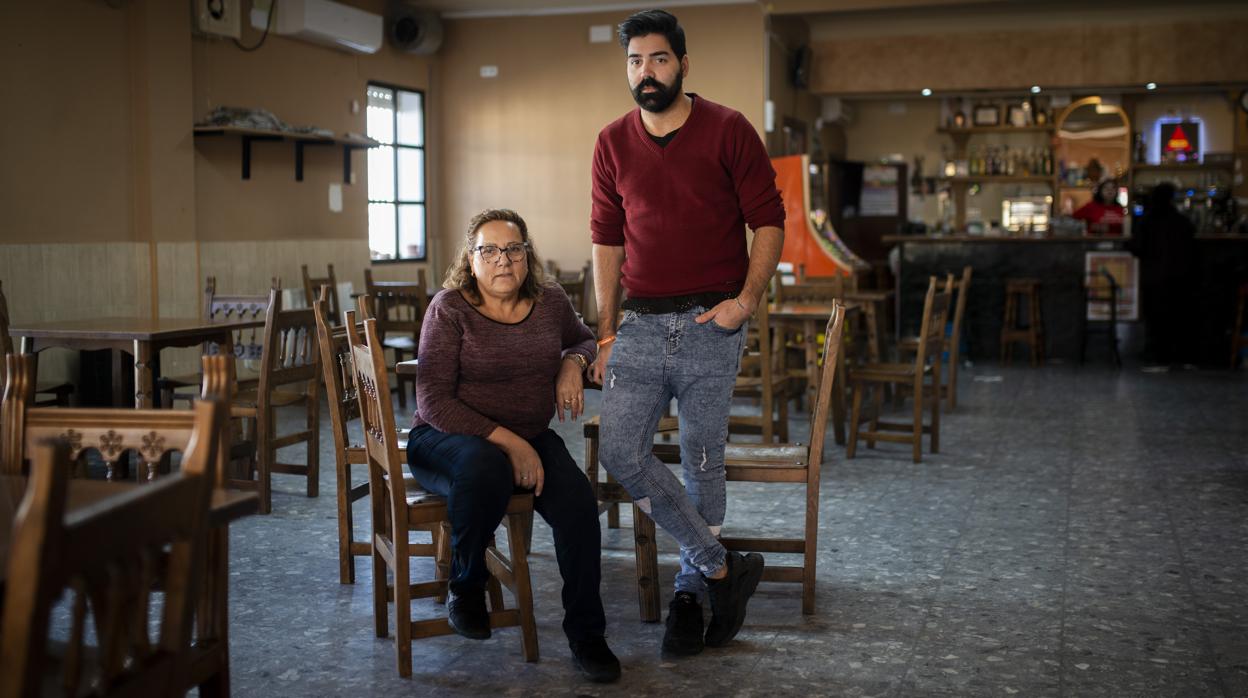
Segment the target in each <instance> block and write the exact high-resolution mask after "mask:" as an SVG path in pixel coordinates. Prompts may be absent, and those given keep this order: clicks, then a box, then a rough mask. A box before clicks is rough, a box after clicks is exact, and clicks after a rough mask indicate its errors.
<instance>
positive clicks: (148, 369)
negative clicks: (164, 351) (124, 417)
mask: <svg viewBox="0 0 1248 698" xmlns="http://www.w3.org/2000/svg"><path fill="white" fill-rule="evenodd" d="M134 406H135V407H137V408H139V409H147V408H150V407H151V406H152V345H151V343H150V342H145V341H142V340H138V339H136V340H134Z"/></svg>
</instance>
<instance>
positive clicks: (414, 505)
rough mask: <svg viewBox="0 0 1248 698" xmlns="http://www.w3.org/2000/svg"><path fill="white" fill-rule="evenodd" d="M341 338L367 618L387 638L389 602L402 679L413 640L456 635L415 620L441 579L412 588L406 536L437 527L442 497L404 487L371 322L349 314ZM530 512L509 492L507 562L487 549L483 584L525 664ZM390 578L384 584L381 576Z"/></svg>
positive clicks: (528, 498) (532, 633) (528, 503)
mask: <svg viewBox="0 0 1248 698" xmlns="http://www.w3.org/2000/svg"><path fill="white" fill-rule="evenodd" d="M345 324H346V326H347V336H348V338H349V341H350V343H351V355H352V359H353V365H354V371H355V392H356V395H357V396H358V399H359V402H360V416H361V422H362V426H363V430H364V445H365V452H366V453H367V456H368V475H369V488H370V490H371V492H372V493H373V496H372V497H371V502H372V513H373V516H372V519H373V535H372V545H373V619H374V626H375V627H374V629H375V631H376V633H377V637H386V636H387V634H388V633H389V628H390V621H389V609H388V608H387V599H388V598H393V599H394V607H395V653H396V657H397V660H398V668H399V675H400V676H405V677H406V676H411V674H412V640H414V639H420V638H423V637H432V636H437V635H448V634H451V633H453V632H454V631H453V630H452V629H451V626H450V624H449V623H448V622H447V620H446V618H431V619H427V620H417V621H413V620H412V619H411V614H412V607H411V603H412V599H413V598H426V597H431V596H441V595H445V594H446V591H447V581H446V579H445V578H442V579H434V580H432V581H426V582H419V583H416V584H412V583H411V565H410V562H411V551H410V545H411V544H410V543H409V542H408V533H409V531H410V530H411V529H412V528H413V527H416V526H429V525H435V526H443V525H444V524H447V525H449V524H448V522H447V510H446V500H445V499H443V498H442V497H438V496H435V495H431V494H429V493H426V492H423V491H420V490H418V489H409V487H408V484H407V482H408V481H407V480H406V479H405V478H404V475H403V464H404V459H403V458H402V457H401V455H400V453H399V446H398V435H397V433H396V431H395V424H394V408H393V406H392V404H391V402H390V398H389V394H388V391H387V390H386V389H385V386H388V385H389V376H388V375H387V371H386V362H385V354H384V349H383V348H382V345H381V337H380V336H379V335H378V333H377V321H376V320H367V321H365V323H364V334H363V335H362V336H361V335H360V333H358V332H357V331H356V330H355V313H354V312H348V313H347V316H346V323H345ZM532 515H533V495H531V494H518V495H513V496H512V498H511V502H510V504H509V505H508V507H507V514H506V517H505V519H504V520H505V522H506V527H507V545H508V552H509V555H510V557H507V556H504V555H503V554H502V552H501V551H499V549H498V548H497V547H495V546H493V545H491V546H490V548H489V549H488V550H487V551H486V564H487V566H488V567H489V569H490V572H491V575H492V576H491V578H490V582H489V585H488V589H489V599H490V626H491V627H495V628H498V627H506V626H517V625H518V626H520V634H521V649H522V652H523V655H524V659H525V661H528V662H535V661H537V659H538V648H537V625H536V622H535V621H534V618H533V591H532V587H531V583H530V580H529V561H528V548H527V547H526V545H525V542H524V529H525V525H526V518H528V519H530V520H531V517H532ZM440 542H441V545H442V546H443V550H442V551H440V553H439V557H441V558H442V559H446V558H447V557H449V555H450V550H449V547H450V536H444V537H442V538H441V539H440ZM388 576H389V577H391V578H392V579H393V583H392V584H391V585H389V586H388V585H387V577H388ZM500 582H501V583H502V584H503V585H505V586H507V588H508V589H509V590H510V591H511V593H512V595H513V596H514V597H515V600H516V606H517V608H513V609H508V608H505V607H504V605H503V595H502V591H501V589H500V584H499V583H500Z"/></svg>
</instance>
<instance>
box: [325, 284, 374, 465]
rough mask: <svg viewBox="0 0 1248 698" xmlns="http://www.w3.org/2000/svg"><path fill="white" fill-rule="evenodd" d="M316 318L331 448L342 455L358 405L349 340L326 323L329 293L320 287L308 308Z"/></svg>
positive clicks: (339, 329) (342, 330) (341, 329)
mask: <svg viewBox="0 0 1248 698" xmlns="http://www.w3.org/2000/svg"><path fill="white" fill-rule="evenodd" d="M312 312H313V313H314V314H315V316H316V339H317V345H318V346H319V347H320V352H321V375H322V376H323V377H324V382H325V393H326V395H325V397H326V399H327V400H328V401H329V416H330V423H331V425H332V428H333V433H334V446H335V448H336V449H337V450H338V451H340V452H342V453H343V454H344V455H345V453H346V451H347V449H350V448H354V446H353V445H352V443H351V435H350V433H349V431H348V429H347V425H348V424H349V423H350V422H352V421H355V420H356V419H359V418H360V401H359V398H358V396H357V395H356V394H355V372H354V369H353V368H352V363H351V340H350V338H349V337H347V328H346V326H345V325H344V326H342V327H334V326H332V325H331V324H330V322H329V289H328V287H326V286H322V287H321V296H320V298H317V299H316V304H315V305H313V306H312ZM363 329H364V328H363V325H360V324H358V323H357V324H356V326H355V331H356V332H362V331H363Z"/></svg>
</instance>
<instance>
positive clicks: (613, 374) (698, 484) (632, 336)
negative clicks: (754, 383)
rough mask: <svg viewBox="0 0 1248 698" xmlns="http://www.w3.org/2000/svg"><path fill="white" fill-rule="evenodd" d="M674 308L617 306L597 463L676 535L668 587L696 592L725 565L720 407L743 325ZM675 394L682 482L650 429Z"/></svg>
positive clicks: (733, 373)
mask: <svg viewBox="0 0 1248 698" xmlns="http://www.w3.org/2000/svg"><path fill="white" fill-rule="evenodd" d="M704 312H706V309H705V308H701V307H695V308H693V309H691V310H688V311H686V312H683V313H668V314H646V315H641V314H638V313H634V312H631V311H628V312H625V314H624V320H623V322H621V323H620V327H619V329H618V330H617V331H616V339H615V344H614V346H613V348H612V350H611V359H610V362H609V363H608V364H607V372H606V375H605V376H604V378H603V386H602V445H601V449H600V451H599V454H600V459H601V461H602V466H603V468H605V469H606V470H607V471H608V472H610V473H611V475H612V476H614V477H615V479H616V480H618V481H619V482H620V484H622V485H623V486H624V488H625V489H627V490H628V492H629V494H631V495H632V497H633V501H635V502H636V503H637V506H638V507H639V508H640V509H641V510H642V511H644V512H646V513H647V514H649V515H650V516H651V518H653V519H654V521H655V523H657V524H658V525H659V526H662V527H663V530H665V531H667V532H668V533H669V534H671V536H672V537H673V538H675V539H676V541H677V542H678V543H680V574H678V575H677V576H676V590H677V591H688V592H691V593H693V594H701V593H702V592H704V591H705V590H706V580H705V578H704V577H703V575H708V574H710V573H712V572H714V571H716V570H718V569H719V568H721V567H723V565H724V556H725V554H726V552H725V550H724V546H722V545H720V543H719V539H718V537H717V536H718V535H719V529H720V527H721V526H722V525H723V523H724V510H725V508H726V507H727V502H726V498H725V490H724V444H725V443H726V442H727V440H728V408H729V406H730V404H731V402H732V389H733V385H734V383H735V382H736V377H737V371H738V369H739V368H740V363H741V352H742V350H743V349H744V347H745V334H746V332H745V325H742V326H741V327H739V328H737V329H735V330H727V329H724V328H723V327H720V326H719V325H716V324H715V321H714V320H711V321H710V322H707V323H704V324H698V323H697V322H694V318H696V317H697V316H698V315H701V314H702V313H704ZM673 397H675V398H676V400H677V401H678V406H679V410H680V458H681V467H682V469H683V471H684V478H685V484H684V486H683V487H682V486H681V484H680V481H679V480H678V479H677V478H676V476H675V475H674V474H672V471H671V470H670V469H669V468H668V467H667V465H665V464H664V463H663V462H661V461H660V460H659V459H658V458H656V457H655V456H654V454H653V453H652V452H651V448H652V446H653V444H654V434H655V429H656V428H657V427H658V422H659V418H660V417H662V415H663V411H664V408H665V407H666V406H667V405H668V403H669V402H670V401H671V399H672V398H673Z"/></svg>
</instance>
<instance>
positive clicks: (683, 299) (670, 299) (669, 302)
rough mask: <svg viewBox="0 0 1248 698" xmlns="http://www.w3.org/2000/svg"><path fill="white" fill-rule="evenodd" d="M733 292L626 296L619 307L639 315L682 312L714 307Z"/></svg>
mask: <svg viewBox="0 0 1248 698" xmlns="http://www.w3.org/2000/svg"><path fill="white" fill-rule="evenodd" d="M736 295H737V294H735V293H728V292H726V291H706V292H703V293H691V294H689V295H687V296H665V297H663V298H627V299H625V300H624V303H622V304H621V307H623V308H624V310H631V311H633V312H634V313H639V314H641V315H666V314H668V313H683V312H686V311H688V310H690V309H692V308H695V307H698V306H702V307H703V308H707V309H710V308H714V307H715V306H717V305H719V304H720V303H723V302H724V301H726V300H730V299H732V298H734V297H736Z"/></svg>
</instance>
